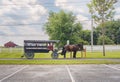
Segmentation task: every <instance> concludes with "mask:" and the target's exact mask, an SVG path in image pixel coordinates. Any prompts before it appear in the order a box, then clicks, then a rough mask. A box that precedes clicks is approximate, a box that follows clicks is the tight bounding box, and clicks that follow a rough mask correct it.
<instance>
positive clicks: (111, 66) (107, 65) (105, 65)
mask: <svg viewBox="0 0 120 82" xmlns="http://www.w3.org/2000/svg"><path fill="white" fill-rule="evenodd" d="M103 65H104V66H106V67H109V68H112V69H115V70H120V69H119V68H115V67H112V66H109V65H106V64H103Z"/></svg>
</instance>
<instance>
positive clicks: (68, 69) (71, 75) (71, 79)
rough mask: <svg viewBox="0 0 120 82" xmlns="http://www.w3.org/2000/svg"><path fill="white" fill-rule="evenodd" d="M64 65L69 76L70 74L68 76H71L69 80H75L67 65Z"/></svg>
mask: <svg viewBox="0 0 120 82" xmlns="http://www.w3.org/2000/svg"><path fill="white" fill-rule="evenodd" d="M65 67H66V69H67V71H68V74H69V76H70V78H71V81H72V82H75V80H74V78H73V76H72V74H71V72H70V69H69V67H68V66H67V65H66V66H65Z"/></svg>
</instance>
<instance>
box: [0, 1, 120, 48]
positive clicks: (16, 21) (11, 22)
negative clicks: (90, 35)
mask: <svg viewBox="0 0 120 82" xmlns="http://www.w3.org/2000/svg"><path fill="white" fill-rule="evenodd" d="M90 1H91V0H0V46H1V45H3V44H4V43H6V42H8V41H13V42H15V43H16V44H18V45H23V40H48V39H49V37H48V36H47V34H46V33H45V32H44V30H43V25H44V24H45V22H46V21H47V17H48V13H49V11H54V12H59V11H60V10H61V9H63V10H65V11H72V12H73V13H74V14H75V15H76V17H77V20H78V21H80V22H81V23H82V25H83V29H89V30H90V28H91V27H90V13H89V11H88V8H87V6H86V4H87V3H89V2H90ZM119 4H120V0H118V3H117V4H115V11H116V14H115V17H114V18H115V19H120V6H119Z"/></svg>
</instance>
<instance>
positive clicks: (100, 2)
mask: <svg viewBox="0 0 120 82" xmlns="http://www.w3.org/2000/svg"><path fill="white" fill-rule="evenodd" d="M116 2H117V0H92V1H91V2H90V3H89V4H88V8H89V11H90V13H92V18H93V19H94V20H95V23H97V24H101V25H102V36H103V39H102V44H103V56H105V45H104V44H105V42H104V38H105V29H104V22H105V21H108V20H110V19H111V18H113V15H114V6H113V5H114V4H115V3H116Z"/></svg>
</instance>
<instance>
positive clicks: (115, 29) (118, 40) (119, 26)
mask: <svg viewBox="0 0 120 82" xmlns="http://www.w3.org/2000/svg"><path fill="white" fill-rule="evenodd" d="M104 27H105V30H106V32H105V35H106V36H107V37H108V38H110V39H111V40H113V42H114V44H120V20H119V19H118V20H113V21H108V22H105V23H104ZM96 31H97V33H98V34H101V25H99V26H98V27H97V28H96Z"/></svg>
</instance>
